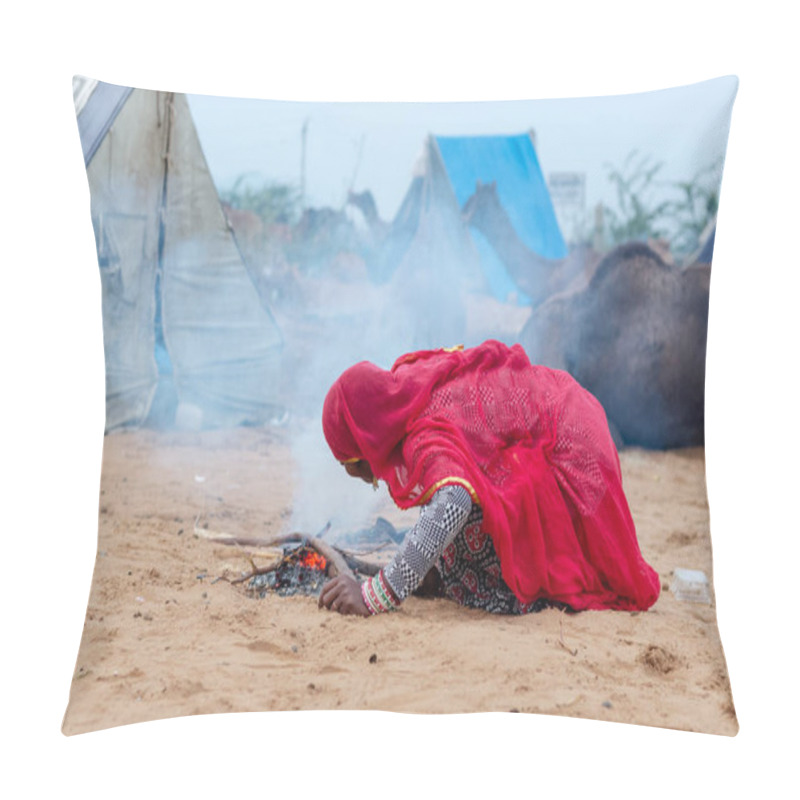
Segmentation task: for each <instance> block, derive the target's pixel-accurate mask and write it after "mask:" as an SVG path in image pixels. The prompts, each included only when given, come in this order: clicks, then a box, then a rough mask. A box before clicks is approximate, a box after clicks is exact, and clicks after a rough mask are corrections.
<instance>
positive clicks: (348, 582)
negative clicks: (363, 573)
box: [319, 575, 369, 617]
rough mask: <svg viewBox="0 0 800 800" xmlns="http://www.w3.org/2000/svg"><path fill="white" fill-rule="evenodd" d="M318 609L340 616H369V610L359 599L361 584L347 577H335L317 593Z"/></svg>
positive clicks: (360, 598)
mask: <svg viewBox="0 0 800 800" xmlns="http://www.w3.org/2000/svg"><path fill="white" fill-rule="evenodd" d="M319 607H320V608H323V607H325V608H327V609H328V610H329V611H338V612H339V613H340V614H358V615H359V616H361V617H368V616H369V609H368V608H367V607H366V605H365V604H364V599H363V598H362V597H361V584H360V583H359V582H358V581H354V580H353V579H352V578H350V577H348V576H347V575H337V576H336V577H335V578H332V579H331V580H329V581H328V582H327V583H326V584H325V585H324V586H323V587H322V591H321V592H320V593H319Z"/></svg>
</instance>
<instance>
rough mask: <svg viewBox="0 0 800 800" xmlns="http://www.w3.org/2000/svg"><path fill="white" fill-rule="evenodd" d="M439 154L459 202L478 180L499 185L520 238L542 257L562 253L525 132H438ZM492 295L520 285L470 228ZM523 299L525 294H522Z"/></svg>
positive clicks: (564, 248) (504, 294) (502, 295)
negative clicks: (453, 133)
mask: <svg viewBox="0 0 800 800" xmlns="http://www.w3.org/2000/svg"><path fill="white" fill-rule="evenodd" d="M435 141H436V145H437V147H438V150H439V153H440V155H441V159H442V161H443V163H444V168H445V171H446V172H447V177H448V179H449V181H450V185H451V186H452V189H453V191H454V193H455V196H456V199H457V201H458V204H459V206H461V207H463V206H464V203H466V202H467V200H468V199H469V197H470V196H471V195H472V194H473V192H474V191H475V185H476V182H477V181H480V182H481V183H491V182H492V181H495V182H496V184H497V193H498V196H499V198H500V202H501V203H502V205H503V208H504V209H505V210H506V212H507V213H508V216H509V218H510V220H511V223H512V225H513V226H514V230H515V231H516V233H517V235H518V236H519V237H520V239H521V240H522V241H523V242H524V243H525V244H526V245H527V246H528V247H529V248H530V249H531V250H533V251H534V252H536V253H538V254H539V255H540V256H543V257H545V258H554V259H558V258H564V256H566V255H567V246H566V244H565V242H564V237H563V236H562V235H561V229H560V228H559V226H558V221H557V220H556V215H555V211H554V210H553V203H552V201H551V199H550V193H549V191H548V189H547V183H546V181H545V179H544V176H543V175H542V170H541V167H540V166H539V160H538V158H537V157H536V151H535V150H534V147H533V142H532V141H531V136H530V135H529V134H527V133H524V134H520V135H518V136H436V137H435ZM470 234H471V235H472V238H473V240H474V242H475V245H476V248H477V250H478V253H479V255H480V260H481V267H482V269H483V272H484V274H485V276H486V279H487V282H488V284H489V288H490V290H491V292H492V294H493V295H494V296H495V297H497V298H498V299H500V300H505V299H506V298H507V297H508V295H509V293H511V292H516V293H517V294H519V289H518V288H517V287H516V286H515V284H514V283H513V281H512V280H511V278H510V276H509V274H508V272H507V271H506V268H505V267H504V266H503V264H502V262H501V261H500V259H499V257H498V256H497V253H496V252H495V250H494V248H493V247H492V246H491V245H490V244H489V242H488V240H487V239H486V238H485V237H484V236H483V235H482V234H481V233H479V232H478V231H477V230H474V229H470ZM520 300H521V301H522V302H525V301H526V300H527V298H525V297H524V296H523V297H521V298H520Z"/></svg>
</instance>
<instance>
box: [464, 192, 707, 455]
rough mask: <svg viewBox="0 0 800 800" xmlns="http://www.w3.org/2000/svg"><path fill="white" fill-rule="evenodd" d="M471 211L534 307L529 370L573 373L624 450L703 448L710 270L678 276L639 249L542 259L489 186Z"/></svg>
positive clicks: (635, 245) (527, 333)
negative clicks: (527, 244) (521, 237)
mask: <svg viewBox="0 0 800 800" xmlns="http://www.w3.org/2000/svg"><path fill="white" fill-rule="evenodd" d="M464 212H465V217H466V218H467V220H468V222H469V223H470V224H472V225H474V226H476V227H478V229H479V230H481V231H482V233H483V234H484V235H485V236H486V237H487V239H488V240H489V241H490V242H491V243H492V245H493V246H494V247H495V249H496V251H497V253H498V255H499V256H500V258H501V260H503V262H504V264H505V265H506V267H507V268H508V270H509V273H510V274H511V276H512V278H513V279H514V280H515V282H516V283H517V285H518V286H519V287H520V288H521V289H522V290H523V291H525V292H526V294H528V295H529V296H530V297H532V298H533V300H534V303H533V309H532V311H531V316H530V318H529V320H528V322H527V323H526V325H525V327H524V328H523V330H522V332H521V334H520V343H521V344H522V346H523V347H524V348H525V350H526V351H527V353H528V355H529V357H530V359H531V361H533V362H534V363H537V364H543V365H545V366H549V367H552V368H555V369H563V370H565V371H567V372H569V373H570V374H571V375H572V376H573V377H574V378H575V379H576V380H577V381H578V382H579V383H580V384H581V385H583V386H584V387H585V388H586V389H588V390H589V391H590V392H591V393H592V394H593V395H595V397H597V399H598V400H599V401H600V403H601V404H602V405H603V407H604V409H605V411H606V415H607V416H608V418H609V422H610V423H611V426H612V430H613V429H616V431H615V432H616V433H618V437H617V438H618V439H619V440H621V442H623V443H625V444H630V445H640V446H643V447H651V448H669V447H682V446H690V445H699V444H702V443H703V441H704V435H703V430H704V402H705V360H706V341H707V332H708V297H709V285H710V278H711V267H710V264H692V265H690V266H688V267H685V268H683V269H681V268H679V267H677V266H675V265H674V264H670V263H667V262H666V261H665V260H664V259H663V258H662V257H661V256H660V255H659V254H658V253H657V252H656V251H655V250H654V249H653V248H651V247H649V246H648V245H646V244H643V243H639V242H630V243H628V244H624V245H621V246H619V247H617V248H615V249H614V250H612V251H611V252H610V253H609V254H608V255H606V256H605V257H604V258H603V259H601V260H599V261H598V260H596V259H592V258H591V257H589V258H587V257H586V255H585V254H584V255H583V257H581V256H578V257H573V258H571V259H570V258H567V259H565V260H563V261H553V260H549V259H543V258H542V257H541V256H538V255H536V254H535V253H533V252H531V251H530V250H528V249H527V248H526V247H525V245H524V244H523V243H522V242H521V241H520V240H519V238H518V237H517V235H516V233H515V232H514V230H513V227H512V226H511V222H510V220H509V219H508V216H507V214H506V213H505V211H504V210H503V208H502V206H501V205H500V202H499V199H498V198H497V194H496V187H494V186H493V185H491V184H489V185H488V186H481V185H479V186H478V188H477V190H476V193H475V195H473V197H472V198H470V200H469V201H467V204H466V205H465V207H464Z"/></svg>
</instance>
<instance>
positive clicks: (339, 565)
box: [305, 536, 356, 580]
mask: <svg viewBox="0 0 800 800" xmlns="http://www.w3.org/2000/svg"><path fill="white" fill-rule="evenodd" d="M305 541H306V542H307V543H308V546H309V547H313V548H314V549H315V550H316V551H317V552H318V553H319V554H320V555H321V556H324V557H325V558H326V559H327V561H328V563H329V564H331V565H332V566H333V568H334V569H335V570H336V572H335V573H334V574H335V575H346V576H347V577H348V578H352V579H353V580H356V576H355V575H354V574H353V570H351V569H350V567H348V566H347V562H346V561H345V560H344V556H343V555H342V554H341V553H340V552H339V551H338V550H335V549H334V548H333V547H332V546H331V545H329V544H328V543H327V542H321V541H320V540H319V539H317V537H316V536H311V537H309V538H307V539H306V540H305Z"/></svg>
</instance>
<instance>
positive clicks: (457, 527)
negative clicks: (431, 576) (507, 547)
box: [365, 486, 550, 614]
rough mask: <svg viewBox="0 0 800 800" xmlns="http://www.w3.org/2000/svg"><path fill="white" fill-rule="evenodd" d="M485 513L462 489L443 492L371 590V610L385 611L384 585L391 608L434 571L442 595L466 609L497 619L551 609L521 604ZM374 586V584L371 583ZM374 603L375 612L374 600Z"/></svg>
mask: <svg viewBox="0 0 800 800" xmlns="http://www.w3.org/2000/svg"><path fill="white" fill-rule="evenodd" d="M482 523H483V511H482V510H481V508H480V506H478V505H476V504H474V503H473V502H472V499H471V497H470V495H469V493H468V492H467V490H466V489H465V488H464V487H463V486H445V487H443V488H442V489H439V490H438V491H437V492H436V493H435V494H434V495H433V497H432V498H431V501H430V503H428V505H426V506H423V507H422V509H421V512H420V517H419V521H418V522H417V524H416V525H415V526H414V527H413V528H412V529H411V530H410V531H409V532H408V534H407V535H406V538H405V539H404V540H403V544H402V545H401V547H400V550H399V551H398V553H397V555H395V557H394V558H393V559H392V561H391V562H390V563H389V564H388V565H387V566H386V567H384V568H383V570H381V573H379V574H378V576H376V577H375V578H373V579H372V583H373V584H374V587H375V592H373V590H372V586H370V587H368V589H367V592H366V594H365V601H366V602H367V604H368V606H369V607H370V610H375V611H382V610H385V609H384V607H383V606H382V604H381V603H380V598H381V596H383V597H385V596H386V595H388V594H389V593H388V592H381V586H383V587H384V589H385V588H386V587H385V584H382V583H381V581H385V583H386V584H388V587H389V588H390V589H391V593H392V594H393V595H394V598H392V599H393V601H395V602H392V605H396V604H397V602H396V601H399V602H402V601H403V600H405V599H406V598H407V597H408V596H409V595H410V594H411V593H412V592H413V591H414V590H415V589H416V588H417V587H418V586H419V585H420V584H421V583H422V581H423V579H424V578H425V576H426V575H427V574H428V571H429V570H430V569H432V568H433V569H436V571H437V572H438V574H439V577H440V579H441V589H442V594H443V595H444V596H445V597H448V598H450V599H451V600H455V601H456V602H457V603H460V604H461V605H465V606H470V607H472V608H480V609H483V610H484V611H491V612H494V613H497V614H525V613H528V612H530V611H538V610H541V609H542V608H546V607H547V606H548V605H550V604H549V603H548V602H547V601H546V600H537V601H536V602H535V603H521V602H520V601H519V599H518V598H517V597H516V595H514V593H513V592H512V591H511V589H510V588H509V587H508V585H507V584H506V582H505V581H504V580H503V576H502V574H501V571H500V559H499V557H498V555H497V552H496V551H495V549H494V544H493V543H492V538H491V536H489V535H488V534H487V533H484V532H483V530H482V527H481V526H482ZM368 583H369V582H368ZM370 597H372V598H374V603H375V608H374V609H373V605H372V604H371V603H370V600H369V598H370Z"/></svg>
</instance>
